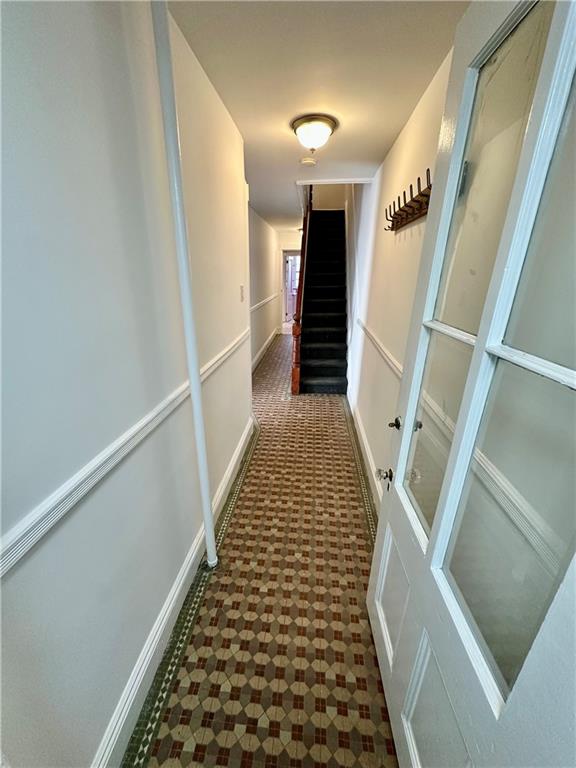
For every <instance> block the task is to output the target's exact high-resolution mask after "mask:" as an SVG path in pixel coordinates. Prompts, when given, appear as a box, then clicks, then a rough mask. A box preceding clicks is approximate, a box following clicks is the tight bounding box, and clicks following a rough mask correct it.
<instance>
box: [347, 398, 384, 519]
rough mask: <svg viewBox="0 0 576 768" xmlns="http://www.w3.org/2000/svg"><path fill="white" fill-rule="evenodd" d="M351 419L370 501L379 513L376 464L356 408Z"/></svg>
mask: <svg viewBox="0 0 576 768" xmlns="http://www.w3.org/2000/svg"><path fill="white" fill-rule="evenodd" d="M352 418H353V419H354V425H355V427H356V432H357V433H358V437H359V438H360V450H361V451H362V456H363V458H364V462H365V464H366V467H367V469H368V482H369V483H370V490H371V491H372V500H373V501H374V506H375V507H376V511H377V512H379V511H380V502H381V501H382V495H383V490H382V487H381V485H380V483H379V482H378V480H376V462H375V461H374V456H373V455H372V451H371V450H370V443H369V442H368V436H367V435H366V430H365V429H364V424H363V423H362V418H361V416H360V411H359V410H358V408H353V409H352Z"/></svg>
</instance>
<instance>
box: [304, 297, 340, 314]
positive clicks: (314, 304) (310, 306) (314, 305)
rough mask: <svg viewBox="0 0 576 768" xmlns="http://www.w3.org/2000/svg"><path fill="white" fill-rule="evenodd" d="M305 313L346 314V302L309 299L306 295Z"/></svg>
mask: <svg viewBox="0 0 576 768" xmlns="http://www.w3.org/2000/svg"><path fill="white" fill-rule="evenodd" d="M304 312H306V313H308V312H340V313H343V314H346V300H345V299H309V298H308V297H307V296H306V295H304Z"/></svg>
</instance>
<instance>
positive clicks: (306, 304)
mask: <svg viewBox="0 0 576 768" xmlns="http://www.w3.org/2000/svg"><path fill="white" fill-rule="evenodd" d="M305 234H306V237H305V249H304V250H305V260H304V269H303V271H301V283H300V285H301V286H302V294H301V296H299V300H300V301H299V308H300V311H299V313H298V314H297V315H296V316H295V321H297V322H295V323H294V328H293V335H294V360H293V362H294V365H293V369H292V392H293V394H298V393H300V394H305V393H319V394H320V393H324V394H344V393H345V392H346V390H347V386H348V382H347V378H346V373H347V359H346V358H347V354H346V353H347V344H346V327H347V316H346V228H345V218H344V211H316V210H309V212H308V217H307V223H306V229H305ZM299 288H300V286H299Z"/></svg>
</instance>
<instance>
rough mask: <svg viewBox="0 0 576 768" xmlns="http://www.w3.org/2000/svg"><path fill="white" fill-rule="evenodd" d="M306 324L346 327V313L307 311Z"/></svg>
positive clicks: (319, 326)
mask: <svg viewBox="0 0 576 768" xmlns="http://www.w3.org/2000/svg"><path fill="white" fill-rule="evenodd" d="M306 324H307V325H308V326H309V327H310V328H330V327H332V328H346V313H345V312H307V313H306Z"/></svg>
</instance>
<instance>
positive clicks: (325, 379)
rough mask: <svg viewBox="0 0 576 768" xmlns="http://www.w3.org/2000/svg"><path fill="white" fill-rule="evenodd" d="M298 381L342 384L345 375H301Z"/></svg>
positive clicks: (344, 380)
mask: <svg viewBox="0 0 576 768" xmlns="http://www.w3.org/2000/svg"><path fill="white" fill-rule="evenodd" d="M300 381H302V382H305V383H306V384H342V383H344V382H346V381H347V379H346V376H301V378H300Z"/></svg>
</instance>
